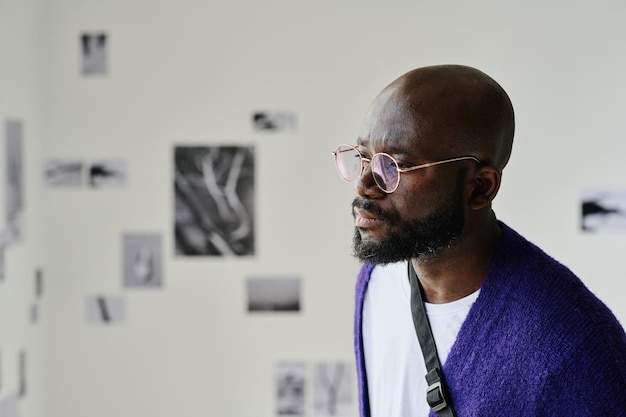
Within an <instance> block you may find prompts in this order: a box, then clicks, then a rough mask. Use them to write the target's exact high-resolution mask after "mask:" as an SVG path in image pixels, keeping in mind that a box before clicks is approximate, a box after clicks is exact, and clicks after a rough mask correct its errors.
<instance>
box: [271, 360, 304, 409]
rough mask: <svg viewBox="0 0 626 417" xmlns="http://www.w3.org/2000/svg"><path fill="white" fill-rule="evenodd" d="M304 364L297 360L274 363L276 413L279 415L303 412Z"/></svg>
mask: <svg viewBox="0 0 626 417" xmlns="http://www.w3.org/2000/svg"><path fill="white" fill-rule="evenodd" d="M305 379H306V366H305V364H304V363H299V362H281V363H278V364H277V365H276V413H277V414H278V415H279V416H303V415H304V414H305Z"/></svg>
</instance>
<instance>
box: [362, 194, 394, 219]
mask: <svg viewBox="0 0 626 417" xmlns="http://www.w3.org/2000/svg"><path fill="white" fill-rule="evenodd" d="M355 208H358V209H361V210H366V211H369V212H370V213H372V214H374V215H376V216H377V217H379V218H381V219H393V218H394V216H393V215H392V214H391V213H389V212H388V211H387V210H384V209H383V208H381V207H380V206H379V205H377V204H375V203H374V202H372V201H371V200H365V199H363V198H359V197H356V198H355V199H354V200H352V217H355V214H354V209H355Z"/></svg>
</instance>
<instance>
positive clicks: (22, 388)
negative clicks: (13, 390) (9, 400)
mask: <svg viewBox="0 0 626 417" xmlns="http://www.w3.org/2000/svg"><path fill="white" fill-rule="evenodd" d="M17 366H18V368H17V369H18V395H19V396H20V397H22V398H24V397H26V392H27V379H28V378H27V372H26V369H27V367H26V351H25V350H20V351H19V353H18V364H17Z"/></svg>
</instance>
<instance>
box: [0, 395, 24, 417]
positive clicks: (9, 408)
mask: <svg viewBox="0 0 626 417" xmlns="http://www.w3.org/2000/svg"><path fill="white" fill-rule="evenodd" d="M0 417H20V398H19V397H18V396H17V395H16V394H11V395H7V396H6V397H4V398H2V399H0Z"/></svg>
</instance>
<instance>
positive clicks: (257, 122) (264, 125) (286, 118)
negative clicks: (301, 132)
mask: <svg viewBox="0 0 626 417" xmlns="http://www.w3.org/2000/svg"><path fill="white" fill-rule="evenodd" d="M252 129H253V130H254V131H255V132H271V133H293V132H295V131H296V115H295V114H294V113H290V112H284V111H256V112H253V113H252Z"/></svg>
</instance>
